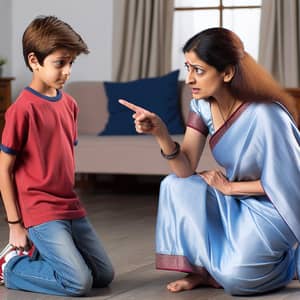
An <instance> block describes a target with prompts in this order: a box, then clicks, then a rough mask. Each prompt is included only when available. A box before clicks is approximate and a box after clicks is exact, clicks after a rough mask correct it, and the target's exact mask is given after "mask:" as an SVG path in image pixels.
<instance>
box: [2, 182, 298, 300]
mask: <svg viewBox="0 0 300 300" xmlns="http://www.w3.org/2000/svg"><path fill="white" fill-rule="evenodd" d="M122 189H124V186H123V187H122ZM147 189H148V190H147ZM157 192H158V186H155V185H154V186H152V187H151V188H150V189H149V187H148V188H145V189H139V190H135V191H134V192H132V191H129V190H127V191H126V192H124V190H121V191H120V190H119V189H117V188H116V187H113V186H110V187H109V186H107V187H106V188H104V189H91V190H79V191H78V193H79V195H80V197H81V199H82V202H83V203H84V205H85V207H86V209H87V211H88V213H89V218H90V220H91V222H92V223H93V225H94V226H95V228H96V230H97V232H98V234H99V236H100V238H101V240H102V241H103V243H104V245H105V248H106V250H107V252H108V253H109V255H110V257H111V259H112V261H113V264H114V266H115V270H116V278H115V280H114V281H113V283H112V284H111V286H110V287H109V288H105V289H94V290H92V292H91V293H90V294H89V295H88V296H87V297H84V299H93V300H100V299H101V300H104V299H111V300H135V299H137V300H140V299H143V300H158V299H164V300H196V299H198V300H202V299H203V300H204V299H205V300H208V299H209V300H228V299H236V300H238V299H241V300H242V299H243V300H245V299H253V300H255V299H272V300H296V299H300V284H299V283H298V282H297V281H293V282H292V283H291V284H290V285H289V286H288V287H287V288H285V289H283V290H281V291H278V292H276V293H271V294H267V295H262V296H257V297H231V296H230V295H226V294H225V293H224V291H223V290H222V289H212V288H198V289H195V290H192V291H188V292H182V293H178V294H172V293H170V292H168V291H167V290H166V288H165V286H166V284H167V283H168V282H170V281H172V280H175V279H178V278H180V277H182V276H183V274H180V273H176V272H167V271H158V270H155V266H154V234H155V219H156V213H157ZM1 213H2V215H3V214H4V212H3V208H2V209H1ZM7 238H8V228H7V225H6V224H5V222H4V221H3V222H1V223H0V246H1V247H3V246H5V244H6V243H7ZM20 299H22V300H50V299H60V300H63V299H78V298H72V297H55V296H50V295H42V294H34V293H29V292H23V291H13V290H9V289H6V288H5V287H3V286H2V287H0V300H20Z"/></svg>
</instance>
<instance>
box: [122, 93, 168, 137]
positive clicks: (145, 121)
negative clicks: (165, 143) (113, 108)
mask: <svg viewBox="0 0 300 300" xmlns="http://www.w3.org/2000/svg"><path fill="white" fill-rule="evenodd" d="M119 103H120V104H122V105H124V106H126V107H127V108H129V109H131V110H132V111H134V112H135V113H134V114H133V116H132V117H133V118H134V123H135V129H136V131H137V132H138V133H151V134H153V135H154V136H162V135H163V134H165V133H167V127H166V125H165V123H164V122H163V121H162V120H161V118H160V117H159V116H157V115H156V114H154V113H152V112H150V111H148V110H146V109H144V108H142V107H140V106H137V105H135V104H133V103H130V102H128V101H126V100H123V99H120V100H119Z"/></svg>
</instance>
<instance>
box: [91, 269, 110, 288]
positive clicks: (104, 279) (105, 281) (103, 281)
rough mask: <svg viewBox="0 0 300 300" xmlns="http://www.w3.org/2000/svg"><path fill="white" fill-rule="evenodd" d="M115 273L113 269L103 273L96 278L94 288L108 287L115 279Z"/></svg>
mask: <svg viewBox="0 0 300 300" xmlns="http://www.w3.org/2000/svg"><path fill="white" fill-rule="evenodd" d="M114 277H115V272H114V269H113V267H111V268H108V269H106V270H105V271H103V272H101V273H100V274H99V275H98V276H97V277H94V282H93V287H97V288H102V287H106V286H108V285H109V284H110V283H111V282H112V281H113V279H114Z"/></svg>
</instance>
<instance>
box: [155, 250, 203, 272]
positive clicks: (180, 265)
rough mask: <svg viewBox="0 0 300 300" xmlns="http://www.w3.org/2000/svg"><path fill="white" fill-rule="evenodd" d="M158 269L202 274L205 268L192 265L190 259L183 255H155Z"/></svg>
mask: <svg viewBox="0 0 300 300" xmlns="http://www.w3.org/2000/svg"><path fill="white" fill-rule="evenodd" d="M155 262H156V269H158V270H167V271H178V272H185V273H198V274H202V273H203V271H204V270H205V269H204V268H203V267H199V266H194V265H191V264H190V262H189V261H188V259H187V258H186V257H185V256H183V255H168V254H159V253H156V255H155Z"/></svg>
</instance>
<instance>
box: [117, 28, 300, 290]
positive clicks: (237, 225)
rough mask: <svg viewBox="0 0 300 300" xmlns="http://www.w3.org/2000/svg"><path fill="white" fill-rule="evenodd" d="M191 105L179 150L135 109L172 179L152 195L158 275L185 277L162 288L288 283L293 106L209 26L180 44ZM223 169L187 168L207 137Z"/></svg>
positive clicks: (293, 201)
mask: <svg viewBox="0 0 300 300" xmlns="http://www.w3.org/2000/svg"><path fill="white" fill-rule="evenodd" d="M183 52H184V55H185V58H186V63H185V66H186V68H187V71H188V74H187V79H186V83H187V84H188V85H189V86H190V87H191V90H192V94H193V100H192V101H191V104H190V113H189V117H188V122H187V128H186V133H185V136H184V139H183V142H182V145H181V146H180V145H179V144H178V143H176V142H174V141H173V140H172V138H171V136H170V135H169V134H168V131H167V128H166V125H165V124H164V123H163V122H162V121H161V119H160V118H159V117H158V116H157V115H155V114H154V113H152V112H149V111H147V110H145V109H143V108H141V107H138V106H136V105H133V104H132V103H129V102H127V101H125V100H120V103H121V104H123V105H125V106H127V107H128V108H130V109H132V110H133V111H135V114H134V115H133V116H134V119H135V125H136V130H137V132H139V133H151V134H153V136H154V137H155V138H156V140H157V142H158V144H159V146H160V148H161V154H162V156H163V157H164V158H166V159H167V160H168V162H169V164H170V167H171V169H172V171H173V173H174V174H171V175H169V176H168V177H166V178H165V179H164V180H163V182H162V184H161V190H160V202H159V210H158V219H157V233H156V234H157V235H156V253H157V254H156V265H157V268H158V269H166V270H177V271H182V272H186V273H188V275H187V276H186V277H184V278H183V279H180V280H177V281H175V282H172V283H170V284H168V286H167V288H168V289H169V290H170V291H171V292H179V291H182V290H189V289H192V288H194V287H197V286H199V285H210V286H213V287H216V288H218V287H223V288H224V289H225V291H226V292H228V293H230V294H234V295H250V294H257V293H264V292H268V291H271V290H275V289H278V288H281V287H284V286H285V285H286V284H288V283H289V282H290V281H291V280H292V279H293V277H294V275H295V272H296V265H297V261H296V260H297V256H296V253H297V247H298V241H299V240H300V193H299V180H300V146H299V145H300V134H299V130H298V129H297V126H296V124H297V121H298V114H297V110H296V108H295V103H294V100H293V99H292V98H291V97H289V96H288V95H287V94H285V93H284V91H283V89H282V88H281V87H280V86H279V85H278V84H277V83H276V81H275V80H273V78H272V77H271V75H270V74H268V73H267V72H266V71H264V70H263V68H262V67H260V66H259V65H258V64H257V63H256V62H255V61H254V59H253V58H252V57H251V56H250V55H249V54H248V53H247V52H246V51H245V50H244V47H243V44H242V42H241V41H240V39H239V38H238V37H237V36H236V35H235V34H234V33H233V32H231V31H229V30H227V29H223V28H211V29H207V30H205V31H203V32H200V33H199V34H197V35H195V36H194V37H192V38H191V39H190V40H188V41H187V43H186V44H185V46H184V48H183ZM208 134H209V135H210V136H211V138H210V141H209V142H210V147H211V150H212V154H213V155H214V157H215V159H216V161H217V162H218V163H219V164H220V165H221V166H222V167H223V168H224V169H225V171H226V173H225V174H224V173H223V172H222V171H220V170H210V171H202V172H201V173H198V174H197V173H196V168H197V165H198V162H199V159H200V157H201V154H202V150H203V148H204V144H205V141H206V137H207V135H208Z"/></svg>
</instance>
